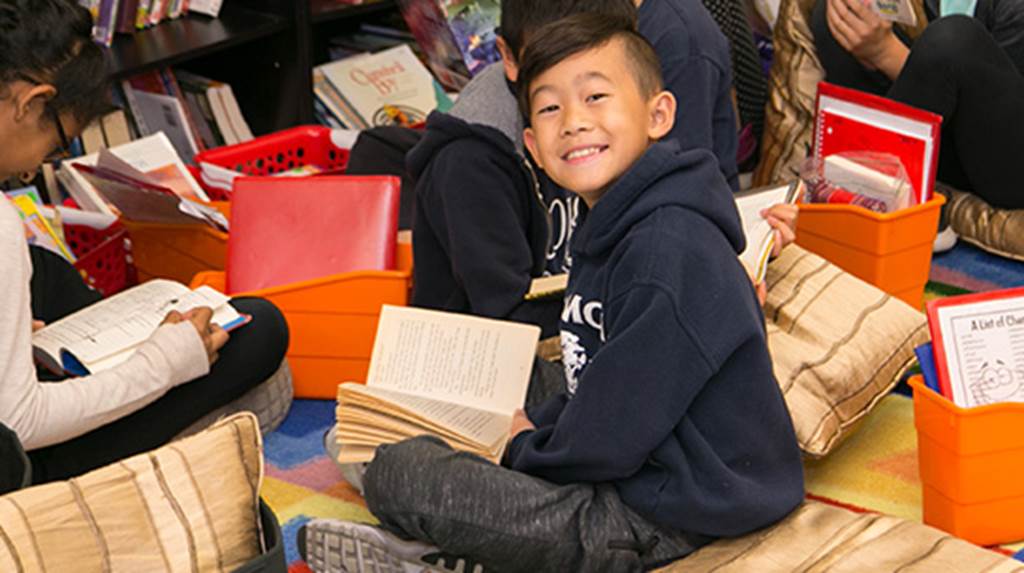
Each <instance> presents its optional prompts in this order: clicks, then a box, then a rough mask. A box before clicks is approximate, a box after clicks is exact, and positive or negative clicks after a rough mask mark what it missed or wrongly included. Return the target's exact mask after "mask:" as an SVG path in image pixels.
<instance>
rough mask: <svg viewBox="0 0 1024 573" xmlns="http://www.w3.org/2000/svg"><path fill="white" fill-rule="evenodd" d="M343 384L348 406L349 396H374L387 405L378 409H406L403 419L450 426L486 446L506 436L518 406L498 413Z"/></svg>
mask: <svg viewBox="0 0 1024 573" xmlns="http://www.w3.org/2000/svg"><path fill="white" fill-rule="evenodd" d="M343 386H344V387H343V389H342V391H341V392H340V393H339V402H341V404H342V406H344V402H345V401H346V397H347V395H351V394H356V395H358V394H364V395H366V396H372V397H373V398H376V399H377V400H378V401H380V402H381V403H383V404H386V406H384V407H381V405H378V408H379V409H380V410H381V411H385V413H387V412H386V410H385V409H386V408H389V409H391V410H392V411H396V412H402V413H404V414H406V415H404V416H403V418H405V421H406V422H407V423H418V424H420V425H422V426H425V427H430V426H433V427H432V428H430V429H433V430H441V431H443V430H444V429H448V430H451V431H452V432H454V433H455V434H456V435H461V436H463V437H464V438H465V439H468V440H469V441H471V442H475V443H476V444H480V445H481V446H484V447H490V446H491V445H493V444H495V443H497V442H500V441H501V440H503V439H505V438H506V437H507V436H508V430H509V428H510V427H511V425H512V412H513V411H514V408H513V409H512V410H509V411H508V413H506V414H498V413H495V412H488V411H486V410H480V409H477V408H472V407H469V406H463V405H459V404H455V403H452V402H445V401H442V400H436V399H432V398H427V397H423V396H413V395H410V394H405V393H401V392H393V391H389V390H384V389H382V388H373V387H370V386H363V385H361V384H353V383H348V384H345V385H343ZM344 416H345V412H344V411H343V412H342V416H341V417H340V419H341V420H344ZM395 426H396V427H402V424H401V423H396V424H395ZM406 428H408V426H406ZM419 433H423V432H419ZM414 435H416V434H414ZM453 437H454V436H453Z"/></svg>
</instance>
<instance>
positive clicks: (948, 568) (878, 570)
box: [658, 501, 1024, 573]
mask: <svg viewBox="0 0 1024 573" xmlns="http://www.w3.org/2000/svg"><path fill="white" fill-rule="evenodd" d="M711 571H715V572H716V573H747V572H750V571H756V572H757V573H792V572H795V571H800V572H808V573H810V572H812V571H813V572H825V571H828V572H831V573H847V572H848V573H860V572H862V571H870V572H871V573H896V572H900V573H936V572H949V573H953V572H956V573H1011V572H1014V573H1022V572H1024V564H1022V563H1021V562H1019V561H1014V560H1013V559H1010V558H1007V557H1004V556H1003V555H1000V554H998V553H996V552H994V551H990V550H988V549H983V548H981V547H978V546H976V545H972V544H970V543H968V542H966V541H964V540H962V539H958V538H956V537H953V536H951V535H949V534H947V533H943V532H942V531H939V530H938V529H935V528H932V527H928V526H927V525H922V524H920V523H914V522H911V521H906V520H904V519H900V518H897V517H889V516H885V515H879V514H874V513H854V512H852V511H850V510H847V509H842V508H839V507H835V506H832V505H827V504H824V503H820V502H816V501H808V502H805V503H804V504H803V505H802V506H800V507H799V508H797V509H796V511H794V512H793V513H792V514H791V515H790V516H789V517H787V518H786V519H784V520H783V521H782V522H780V523H778V524H776V525H774V526H772V527H769V528H766V529H763V530H761V531H757V532H754V533H751V534H750V535H746V536H744V537H739V538H736V539H723V540H720V541H716V542H715V543H712V544H711V545H708V546H705V547H704V548H702V549H700V550H699V551H697V552H696V553H694V554H693V555H690V556H689V557H686V558H685V559H682V560H679V561H677V562H675V563H673V564H672V565H670V566H668V567H665V568H662V569H659V570H658V572H659V573H677V572H678V573H683V572H685V573H702V572H711Z"/></svg>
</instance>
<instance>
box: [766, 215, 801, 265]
mask: <svg viewBox="0 0 1024 573" xmlns="http://www.w3.org/2000/svg"><path fill="white" fill-rule="evenodd" d="M799 213H800V208H799V207H797V206H796V205H793V204H792V203H779V204H778V205H772V206H771V207H769V208H767V209H765V210H763V211H761V216H762V217H764V220H765V221H768V224H769V225H771V227H772V228H773V229H775V245H773V246H772V258H775V257H777V256H779V253H781V252H782V249H784V248H785V247H786V246H787V245H789V244H791V243H792V242H793V241H795V240H796V218H797V215H799Z"/></svg>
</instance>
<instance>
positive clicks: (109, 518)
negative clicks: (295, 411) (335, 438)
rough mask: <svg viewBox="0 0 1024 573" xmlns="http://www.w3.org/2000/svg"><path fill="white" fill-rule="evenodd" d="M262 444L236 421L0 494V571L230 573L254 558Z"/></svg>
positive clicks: (246, 423)
mask: <svg viewBox="0 0 1024 573" xmlns="http://www.w3.org/2000/svg"><path fill="white" fill-rule="evenodd" d="M262 449H263V448H262V442H261V438H260V431H259V425H258V422H257V420H256V417H255V416H254V415H253V414H251V413H248V412H245V413H240V414H236V415H234V416H231V417H229V418H226V419H224V420H223V421H221V422H219V423H217V424H215V425H214V426H212V427H211V428H210V429H208V430H207V431H205V432H202V433H200V434H197V435H195V436H192V437H189V438H185V439H183V440H181V441H178V442H174V443H172V444H169V445H167V446H164V447H162V448H160V449H158V450H155V451H153V452H150V453H146V454H141V455H138V456H134V457H131V458H128V459H126V460H123V461H121V462H118V463H115V464H112V465H109V466H106V467H104V468H101V469H98V470H96V471H93V472H90V473H88V474H85V475H83V476H80V477H77V478H74V479H71V480H68V481H63V482H54V483H51V484H46V485H41V486H36V487H32V488H28V489H24V490H20V491H17V492H14V493H11V494H8V495H5V496H2V497H0V571H75V572H79V573H83V572H91V571H140V572H141V571H145V572H165V571H166V572H169V571H232V570H234V569H236V568H237V567H239V566H240V565H242V564H244V563H246V562H247V561H249V560H251V559H253V558H254V557H256V556H258V555H260V552H261V549H262V548H261V547H260V545H261V542H260V539H261V537H260V531H259V528H260V519H259V513H258V511H259V510H258V502H259V489H260V485H261V483H262V480H263V458H262Z"/></svg>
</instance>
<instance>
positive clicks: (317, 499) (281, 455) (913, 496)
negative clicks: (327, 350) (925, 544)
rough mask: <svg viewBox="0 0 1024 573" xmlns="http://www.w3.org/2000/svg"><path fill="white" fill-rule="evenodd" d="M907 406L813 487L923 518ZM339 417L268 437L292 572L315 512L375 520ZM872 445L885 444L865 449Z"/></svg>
mask: <svg viewBox="0 0 1024 573" xmlns="http://www.w3.org/2000/svg"><path fill="white" fill-rule="evenodd" d="M930 279H931V282H929V284H928V288H927V289H926V292H925V299H926V300H929V299H931V298H937V297H942V296H950V295H953V294H960V293H963V292H980V291H988V290H995V289H999V288H1005V287H1010V286H1019V285H1022V284H1024V263H1021V262H1017V261H1011V260H1008V259H1002V258H999V257H995V256H992V255H989V254H987V253H985V252H983V251H980V250H978V249H976V248H974V247H972V246H970V245H965V244H960V245H957V247H956V248H954V249H953V250H951V251H949V252H947V253H944V254H941V255H937V256H935V257H934V258H933V259H932V269H931V276H930ZM909 406H910V404H909V399H908V398H906V397H905V396H901V395H898V394H894V395H892V396H889V397H887V398H886V399H885V400H883V402H882V403H881V404H880V406H879V407H878V408H877V409H876V411H875V412H873V413H872V415H871V416H870V417H869V418H868V420H867V421H866V422H865V424H864V426H863V427H862V428H861V432H860V433H859V434H857V435H855V436H853V437H852V438H851V439H850V440H849V441H848V442H847V443H846V444H843V445H842V446H841V447H840V448H839V449H838V450H837V451H836V452H835V453H834V456H833V457H834V458H835V459H831V458H830V459H828V460H826V461H827V462H828V463H827V464H819V465H812V466H809V468H808V474H807V475H808V489H809V491H810V492H811V493H812V494H814V495H817V496H820V497H822V498H828V499H838V500H842V501H845V502H846V503H849V504H852V505H855V506H859V507H862V508H865V509H871V510H876V511H881V512H885V513H890V514H892V515H898V516H901V517H906V518H908V519H915V518H916V519H920V490H919V489H918V487H917V484H918V481H917V479H918V478H917V472H916V470H917V464H916V457H915V452H916V450H915V447H916V442H915V438H914V436H913V433H912V432H913V419H912V411H911V409H910V407H909ZM333 422H334V402H333V401H325V400H296V401H295V403H294V405H293V406H292V409H291V411H290V412H289V414H288V418H287V419H286V420H285V421H284V423H283V424H282V425H281V427H280V428H278V429H277V431H275V432H273V433H272V434H270V435H268V436H267V437H266V442H265V454H266V460H267V472H266V475H267V477H266V480H265V482H264V486H263V497H264V498H265V499H266V501H267V503H268V504H270V506H271V507H272V508H273V509H274V511H275V513H277V517H278V519H279V520H280V522H281V528H282V530H283V532H284V539H285V543H286V552H287V561H288V563H289V564H290V565H289V570H290V572H291V573H305V572H306V571H308V569H307V568H306V566H305V564H303V563H302V561H301V560H300V559H299V556H298V552H297V551H296V548H295V534H296V532H297V531H298V529H299V527H301V526H302V524H304V523H306V522H307V521H309V520H310V519H312V518H314V517H336V518H341V519H352V520H358V521H373V516H372V515H370V513H369V512H368V511H367V509H366V506H365V504H363V502H362V500H361V499H360V498H359V496H358V494H357V493H356V491H355V490H354V489H353V488H352V487H351V486H350V485H348V483H346V482H345V481H344V479H343V478H342V476H341V473H340V472H339V471H338V469H337V467H336V466H335V465H334V463H333V462H332V461H331V460H329V459H328V458H327V456H326V455H324V452H323V435H324V433H325V432H326V431H327V429H328V428H329V427H330V426H331V424H332V423H333ZM883 437H884V438H885V439H881V438H883ZM876 438H877V439H876ZM879 440H880V441H879ZM874 443H881V444H882V445H880V446H878V447H873V446H872V447H866V446H865V444H874ZM879 492H884V493H885V495H880V493H879ZM1009 550H1010V551H1011V552H1012V551H1019V552H1018V553H1017V555H1016V557H1017V558H1018V559H1021V560H1022V561H1024V551H1022V550H1021V546H1010V548H1009Z"/></svg>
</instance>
